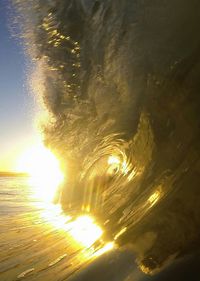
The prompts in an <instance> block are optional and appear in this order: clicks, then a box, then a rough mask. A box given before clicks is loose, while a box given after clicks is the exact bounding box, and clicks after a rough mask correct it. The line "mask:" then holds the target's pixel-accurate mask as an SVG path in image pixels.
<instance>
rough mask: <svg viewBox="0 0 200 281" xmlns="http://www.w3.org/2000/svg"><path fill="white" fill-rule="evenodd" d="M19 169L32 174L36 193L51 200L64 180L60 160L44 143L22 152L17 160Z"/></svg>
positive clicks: (32, 182) (45, 199) (39, 196)
mask: <svg viewBox="0 0 200 281" xmlns="http://www.w3.org/2000/svg"><path fill="white" fill-rule="evenodd" d="M17 171H20V172H26V173H28V174H29V175H30V181H31V185H33V186H34V192H35V195H36V196H37V197H38V198H40V199H41V200H44V201H51V200H52V199H53V197H54V195H55V193H56V190H57V187H58V186H59V184H60V183H61V182H62V180H63V174H62V172H61V170H60V166H59V161H58V160H57V158H56V157H55V156H54V155H53V154H52V152H51V151H50V150H48V149H47V148H46V147H44V145H43V144H38V145H35V146H33V147H31V148H29V149H28V150H26V151H25V152H24V154H22V156H21V157H20V159H19V160H18V162H17Z"/></svg>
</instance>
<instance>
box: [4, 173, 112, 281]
mask: <svg viewBox="0 0 200 281" xmlns="http://www.w3.org/2000/svg"><path fill="white" fill-rule="evenodd" d="M0 193H1V196H0V250H1V251H0V264H1V266H0V280H5V281H6V280H8V281H11V280H20V279H23V280H37V281H40V280H49V281H51V280H54V281H55V280H59V279H62V278H67V277H68V276H70V275H71V274H73V273H74V272H75V271H76V270H77V269H79V268H80V267H81V266H83V265H84V264H85V263H87V262H88V261H89V260H91V259H93V258H95V257H96V256H98V255H101V254H102V253H104V252H105V251H108V250H110V249H112V248H113V246H114V245H113V244H112V243H109V244H107V245H103V246H102V247H100V248H98V249H95V248H94V247H93V246H92V244H93V243H94V242H95V241H96V240H97V239H99V238H100V237H101V235H102V232H103V230H102V229H101V228H100V227H99V226H98V224H97V223H96V222H95V220H94V218H92V217H89V216H86V215H80V214H79V215H78V217H76V218H75V219H74V218H73V217H72V216H67V215H64V214H63V213H62V210H61V208H60V207H59V206H55V205H53V204H50V203H44V202H42V201H40V200H39V199H37V198H36V197H35V196H34V186H31V185H30V183H29V181H28V179H26V178H0Z"/></svg>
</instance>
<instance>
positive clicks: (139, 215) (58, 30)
mask: <svg viewBox="0 0 200 281" xmlns="http://www.w3.org/2000/svg"><path fill="white" fill-rule="evenodd" d="M14 5H15V7H16V9H17V10H18V12H19V16H18V17H19V21H20V22H21V23H22V25H21V26H22V37H23V39H24V42H25V45H26V48H27V51H28V52H29V54H30V55H31V57H32V58H33V60H34V61H35V65H36V68H35V74H34V77H37V79H38V80H37V79H36V83H35V84H37V81H38V83H39V84H40V86H39V88H40V91H39V93H37V95H39V96H41V97H42V99H43V102H44V104H45V107H46V109H47V111H48V112H49V121H48V122H47V123H46V124H45V125H44V128H43V130H44V136H45V143H46V145H47V146H48V147H50V148H51V149H52V150H53V151H54V152H55V153H56V154H57V155H58V156H59V158H60V159H61V161H62V163H63V170H65V171H66V173H67V175H68V179H67V182H66V184H64V185H63V187H62V191H61V202H62V205H63V208H64V209H67V208H69V206H71V207H72V206H73V208H77V206H78V207H79V208H82V210H84V211H91V212H93V213H95V214H96V215H97V216H99V218H100V219H101V220H102V223H103V224H104V225H105V226H106V229H107V234H106V235H108V236H109V237H110V236H111V237H112V238H113V239H114V238H116V241H117V242H118V243H119V244H122V245H123V244H127V243H130V244H132V247H134V249H135V250H136V251H137V252H138V257H139V258H138V259H140V260H142V261H143V264H144V266H146V267H147V268H150V270H153V269H155V268H157V267H160V266H162V264H163V263H164V262H165V261H166V260H167V259H168V258H169V257H171V256H172V255H174V256H176V255H177V256H178V255H182V254H184V253H187V252H188V251H193V250H194V248H195V247H196V246H197V245H198V246H199V242H198V235H199V229H200V228H199V225H200V216H199V213H200V206H199V203H198V202H200V201H199V195H200V191H199V164H200V162H199V155H200V146H199V133H200V130H199V128H200V127H199V124H200V116H199V106H200V95H199V94H198V93H199V90H200V84H199V72H200V36H199V30H198V26H199V24H200V3H199V1H197V0H192V1H187V0H184V1H179V0H175V1H173V2H172V1H156V0H155V1H150V2H149V1H133V0H126V1H115V0H109V1H104V0H101V1H94V0H79V1H78V0H68V1H61V0H59V1H58V0H57V1H55V0H44V1H40V0H28V1H27V0H26V1H25V0H24V1H23V0H20V1H17V0H16V1H14ZM191 245H193V247H192V248H191ZM194 245H195V247H194Z"/></svg>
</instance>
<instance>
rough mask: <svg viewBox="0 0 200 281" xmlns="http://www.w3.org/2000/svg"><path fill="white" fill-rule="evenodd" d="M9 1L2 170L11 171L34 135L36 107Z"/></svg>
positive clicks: (1, 47)
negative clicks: (11, 29) (15, 34)
mask: <svg viewBox="0 0 200 281" xmlns="http://www.w3.org/2000/svg"><path fill="white" fill-rule="evenodd" d="M7 5H8V0H1V1H0V171H12V170H14V169H15V162H16V159H17V157H19V155H20V153H22V151H23V150H24V148H25V147H26V146H28V145H29V144H30V143H31V142H32V140H33V139H34V138H35V135H36V129H35V125H34V116H35V114H36V110H37V106H36V102H35V100H34V97H33V94H31V93H30V90H29V89H28V86H27V77H28V73H29V72H30V68H31V63H30V61H28V59H27V57H26V55H25V53H24V50H23V46H22V42H20V39H19V38H15V37H14V36H11V33H10V31H9V27H8V26H9V24H12V21H11V19H10V18H9V16H8V9H7Z"/></svg>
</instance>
